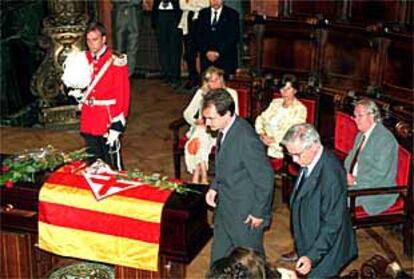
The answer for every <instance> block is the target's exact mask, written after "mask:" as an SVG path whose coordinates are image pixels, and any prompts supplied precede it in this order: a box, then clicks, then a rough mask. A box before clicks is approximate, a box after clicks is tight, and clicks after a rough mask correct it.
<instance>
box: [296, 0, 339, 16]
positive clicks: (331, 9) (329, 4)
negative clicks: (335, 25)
mask: <svg viewBox="0 0 414 279" xmlns="http://www.w3.org/2000/svg"><path fill="white" fill-rule="evenodd" d="M289 6H290V15H291V16H298V17H300V16H306V17H313V16H315V15H323V17H325V18H336V17H337V16H338V11H340V7H341V6H342V2H341V1H291V2H290V5H289Z"/></svg>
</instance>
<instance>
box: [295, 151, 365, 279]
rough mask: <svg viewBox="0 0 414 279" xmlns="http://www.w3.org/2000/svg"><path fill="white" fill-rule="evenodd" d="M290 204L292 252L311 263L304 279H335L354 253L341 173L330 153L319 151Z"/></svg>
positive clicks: (352, 236)
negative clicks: (310, 170)
mask: <svg viewBox="0 0 414 279" xmlns="http://www.w3.org/2000/svg"><path fill="white" fill-rule="evenodd" d="M290 203H291V204H290V207H291V221H292V229H293V236H294V242H295V246H296V251H297V253H298V255H299V256H307V257H309V258H310V259H311V260H312V271H311V273H310V274H309V276H308V278H327V277H329V276H334V275H337V274H338V272H339V271H340V269H341V268H342V267H343V266H344V265H345V264H347V263H348V262H349V261H350V260H351V259H352V258H354V257H355V256H356V255H357V253H358V251H357V244H356V240H355V233H354V231H353V229H352V225H351V220H350V217H349V214H348V209H347V185H346V175H345V171H344V169H343V167H342V166H341V164H340V163H339V161H338V159H337V158H336V157H335V155H333V153H332V152H331V151H329V150H326V149H324V150H323V153H322V156H321V158H320V159H319V161H318V162H317V164H316V165H315V168H314V169H313V171H312V172H311V173H310V175H309V177H307V178H306V179H305V181H304V182H303V184H302V187H301V188H300V189H299V190H298V189H296V187H295V189H294V191H293V193H292V196H291V201H290Z"/></svg>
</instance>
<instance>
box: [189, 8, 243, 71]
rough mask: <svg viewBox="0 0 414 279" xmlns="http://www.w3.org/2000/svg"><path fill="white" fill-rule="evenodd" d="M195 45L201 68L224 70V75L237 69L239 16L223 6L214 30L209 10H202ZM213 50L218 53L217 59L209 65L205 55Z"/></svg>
mask: <svg viewBox="0 0 414 279" xmlns="http://www.w3.org/2000/svg"><path fill="white" fill-rule="evenodd" d="M198 18H199V21H198V24H199V25H198V32H197V37H196V38H197V44H198V47H199V50H200V54H201V64H202V67H204V68H206V67H208V66H211V65H214V66H217V67H219V68H221V69H223V70H224V72H225V73H226V75H228V74H232V73H234V72H235V71H236V69H237V59H238V58H237V43H238V42H239V38H240V26H239V14H238V12H237V11H236V10H233V9H232V8H230V7H227V6H226V5H223V10H222V11H221V15H220V18H219V20H218V22H217V25H216V26H215V28H213V27H212V26H211V8H210V7H209V8H204V9H202V10H201V11H200V13H199V17H198ZM209 50H214V51H217V52H219V53H220V57H219V59H218V60H217V61H216V62H215V63H211V62H210V61H208V60H207V58H206V53H207V51H209Z"/></svg>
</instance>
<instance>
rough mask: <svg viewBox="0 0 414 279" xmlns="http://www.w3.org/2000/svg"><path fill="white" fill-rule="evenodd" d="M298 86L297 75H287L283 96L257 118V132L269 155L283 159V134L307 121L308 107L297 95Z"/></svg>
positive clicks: (283, 85) (284, 81) (283, 82)
mask: <svg viewBox="0 0 414 279" xmlns="http://www.w3.org/2000/svg"><path fill="white" fill-rule="evenodd" d="M297 88H298V86H297V81H296V77H295V76H293V75H285V76H284V77H283V79H282V88H281V89H280V93H281V95H282V98H276V99H273V101H272V102H271V103H270V105H269V107H268V108H267V109H266V110H265V111H263V112H262V113H261V114H260V115H259V116H258V117H257V118H256V123H255V128H256V132H257V133H258V134H259V136H260V139H261V140H262V142H263V143H264V144H265V145H266V146H267V147H268V149H267V155H268V156H269V157H272V158H277V159H282V158H283V150H282V147H281V146H279V143H280V141H281V140H282V138H283V135H284V134H285V133H286V131H287V130H288V129H289V128H290V127H291V126H292V125H294V124H299V123H304V122H306V115H307V111H306V107H305V106H304V105H303V104H302V103H301V102H300V101H299V100H298V99H296V97H295V95H296V92H297Z"/></svg>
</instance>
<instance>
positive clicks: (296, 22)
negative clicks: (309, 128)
mask: <svg viewBox="0 0 414 279" xmlns="http://www.w3.org/2000/svg"><path fill="white" fill-rule="evenodd" d="M253 2H255V1H252V5H253ZM275 2H278V3H279V17H270V18H269V17H267V18H266V17H265V18H259V20H258V17H257V16H256V17H255V19H253V18H250V19H249V20H247V26H249V27H250V29H249V32H250V33H249V34H250V37H249V38H250V39H251V41H250V53H251V55H250V56H251V60H250V61H251V64H252V66H253V68H254V69H255V71H256V73H258V74H262V75H264V76H268V75H269V74H271V75H272V76H273V77H274V78H276V79H278V78H280V77H281V76H282V75H283V74H286V73H293V74H296V75H297V76H298V78H299V80H300V81H301V83H302V85H303V84H306V83H308V82H309V79H310V77H312V78H315V79H316V80H317V83H318V86H317V87H315V90H317V91H318V93H317V94H320V97H321V98H320V108H321V110H320V111H319V113H320V118H319V119H320V121H319V123H318V124H319V125H318V127H319V130H320V132H321V135H322V138H323V139H324V141H326V142H329V139H330V138H332V136H333V135H332V131H333V125H334V119H333V113H334V111H335V107H336V106H338V105H339V106H343V105H344V104H345V103H347V104H348V106H349V107H350V109H351V110H352V103H353V102H354V101H355V100H357V99H359V98H362V97H369V98H373V99H375V101H376V102H377V104H378V105H379V107H380V108H381V110H382V112H383V116H384V122H385V124H386V125H387V126H388V127H389V128H390V129H391V130H392V131H393V132H394V133H395V135H396V137H397V138H398V140H399V142H400V143H402V144H403V145H405V146H406V147H407V148H408V149H410V150H412V137H413V132H414V130H413V121H412V119H413V108H414V81H413V62H414V61H413V47H414V44H413V42H414V36H413V30H414V28H413V17H414V11H413V10H414V2H413V1H405V0H395V1H369V0H342V1H339V0H338V1H293V0H279V1H275ZM259 27H260V28H259ZM345 100H347V101H345Z"/></svg>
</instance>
